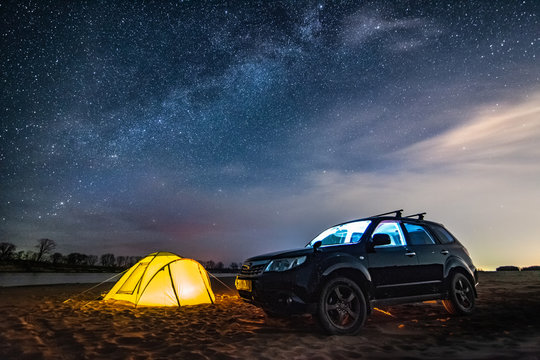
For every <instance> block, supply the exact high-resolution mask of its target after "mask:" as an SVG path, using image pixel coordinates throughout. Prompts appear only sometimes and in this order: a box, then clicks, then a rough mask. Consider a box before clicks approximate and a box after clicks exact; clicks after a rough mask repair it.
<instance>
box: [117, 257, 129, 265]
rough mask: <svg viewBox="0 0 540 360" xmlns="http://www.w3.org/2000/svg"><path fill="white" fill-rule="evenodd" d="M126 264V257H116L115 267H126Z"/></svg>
mask: <svg viewBox="0 0 540 360" xmlns="http://www.w3.org/2000/svg"><path fill="white" fill-rule="evenodd" d="M127 262H128V257H127V256H117V257H116V265H117V266H119V267H123V266H126V265H127Z"/></svg>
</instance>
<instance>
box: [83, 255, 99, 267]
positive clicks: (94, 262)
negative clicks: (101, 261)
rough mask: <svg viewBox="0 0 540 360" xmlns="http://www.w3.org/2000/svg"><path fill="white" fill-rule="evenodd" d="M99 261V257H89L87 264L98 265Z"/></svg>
mask: <svg viewBox="0 0 540 360" xmlns="http://www.w3.org/2000/svg"><path fill="white" fill-rule="evenodd" d="M97 261H98V257H97V255H88V256H87V258H86V262H87V264H88V265H90V266H94V265H96V263H97Z"/></svg>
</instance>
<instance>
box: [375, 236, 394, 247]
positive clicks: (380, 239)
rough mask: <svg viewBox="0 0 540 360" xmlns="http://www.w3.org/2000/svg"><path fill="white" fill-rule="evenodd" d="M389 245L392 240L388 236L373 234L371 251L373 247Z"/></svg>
mask: <svg viewBox="0 0 540 360" xmlns="http://www.w3.org/2000/svg"><path fill="white" fill-rule="evenodd" d="M391 243H392V240H391V239H390V235H388V234H375V235H373V238H371V248H372V249H373V248H374V247H375V246H381V245H389V244H391Z"/></svg>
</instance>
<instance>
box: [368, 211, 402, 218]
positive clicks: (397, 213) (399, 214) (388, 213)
mask: <svg viewBox="0 0 540 360" xmlns="http://www.w3.org/2000/svg"><path fill="white" fill-rule="evenodd" d="M402 212H403V209H399V210H394V211H389V212H386V213H384V214H379V215H373V216H371V217H379V216H384V215H390V214H394V213H395V214H396V215H394V216H395V217H397V218H400V217H401V213H402Z"/></svg>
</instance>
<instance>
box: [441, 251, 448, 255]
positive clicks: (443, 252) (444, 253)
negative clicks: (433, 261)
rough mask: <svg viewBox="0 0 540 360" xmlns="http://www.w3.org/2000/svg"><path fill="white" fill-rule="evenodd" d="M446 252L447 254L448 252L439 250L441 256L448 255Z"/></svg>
mask: <svg viewBox="0 0 540 360" xmlns="http://www.w3.org/2000/svg"><path fill="white" fill-rule="evenodd" d="M448 252H449V251H448V250H441V254H443V255H448Z"/></svg>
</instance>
